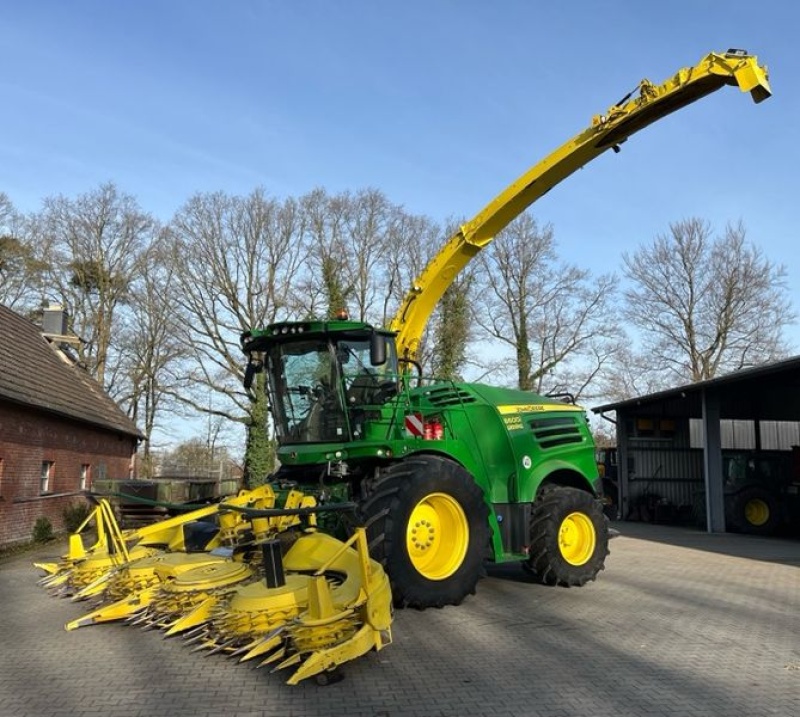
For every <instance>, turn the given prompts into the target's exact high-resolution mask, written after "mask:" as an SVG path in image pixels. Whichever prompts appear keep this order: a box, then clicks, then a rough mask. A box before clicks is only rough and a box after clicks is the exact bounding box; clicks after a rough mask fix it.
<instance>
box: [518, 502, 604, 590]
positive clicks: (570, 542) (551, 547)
mask: <svg viewBox="0 0 800 717" xmlns="http://www.w3.org/2000/svg"><path fill="white" fill-rule="evenodd" d="M530 541H531V545H530V553H529V555H530V557H529V558H528V561H527V564H526V568H527V569H528V570H529V571H530V572H531V573H533V575H535V576H536V577H537V578H538V579H539V580H541V582H543V583H545V584H546V585H561V586H563V587H579V586H581V585H585V584H586V583H587V582H589V581H591V580H594V579H595V578H596V577H597V574H598V573H599V572H600V571H601V570H603V568H604V567H605V560H606V556H607V555H608V520H607V519H606V516H605V515H604V513H603V508H602V505H601V504H600V502H599V501H598V500H597V499H596V498H595V497H594V496H593V495H592V494H591V493H588V492H586V491H584V490H579V489H577V488H565V487H552V488H546V489H545V490H544V491H543V492H542V493H541V495H540V496H539V497H538V498H537V499H536V500H535V501H534V503H533V510H532V514H531V528H530Z"/></svg>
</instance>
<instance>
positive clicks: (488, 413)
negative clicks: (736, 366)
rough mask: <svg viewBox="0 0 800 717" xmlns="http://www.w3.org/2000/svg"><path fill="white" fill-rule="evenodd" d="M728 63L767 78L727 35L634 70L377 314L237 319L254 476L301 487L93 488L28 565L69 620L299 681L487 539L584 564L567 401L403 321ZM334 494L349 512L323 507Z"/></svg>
mask: <svg viewBox="0 0 800 717" xmlns="http://www.w3.org/2000/svg"><path fill="white" fill-rule="evenodd" d="M724 85H735V86H738V87H739V88H740V89H741V90H742V91H746V92H749V93H750V94H751V95H752V97H753V99H754V100H755V101H756V102H760V101H761V100H763V99H765V98H767V97H769V95H770V89H769V84H768V81H767V75H766V70H765V69H764V68H763V67H761V66H759V64H758V62H757V59H756V58H755V57H752V56H750V55H748V54H747V53H745V52H743V51H739V50H729V51H728V52H727V53H725V54H710V55H708V56H707V57H705V58H704V59H703V60H702V61H701V62H700V63H699V64H698V65H696V66H694V67H691V68H686V69H683V70H680V71H679V72H678V73H677V74H676V75H675V76H674V77H672V78H671V79H669V80H667V81H666V82H664V83H663V84H661V85H654V84H652V83H650V82H648V81H647V80H643V81H642V82H641V83H640V85H639V90H638V93H631V94H630V95H628V96H626V97H625V98H624V99H623V100H621V101H620V102H619V103H617V104H615V105H613V106H612V107H611V108H610V109H609V110H608V112H607V113H606V114H605V115H600V116H596V117H594V118H593V120H592V123H591V125H590V126H589V127H588V128H587V129H585V130H583V131H582V132H580V133H579V134H578V135H576V136H575V137H573V138H572V139H570V140H569V141H568V142H566V143H565V144H564V145H562V146H561V147H559V148H558V149H557V150H555V151H554V152H552V153H551V154H550V155H548V156H547V157H545V159H543V160H542V161H541V162H539V163H538V164H536V165H534V166H533V167H532V168H531V169H529V170H528V171H527V172H526V173H525V174H524V175H522V176H521V177H520V178H519V179H517V180H516V181H515V182H513V183H512V184H511V185H510V186H509V187H508V188H507V189H505V190H504V191H503V192H502V193H501V194H500V195H498V196H497V197H496V198H495V199H494V200H493V201H492V202H490V203H489V204H488V205H487V206H486V207H485V208H484V209H483V210H482V211H481V212H479V213H478V214H477V215H476V216H475V217H474V218H473V219H472V220H471V221H469V222H467V223H466V224H465V225H464V226H462V227H461V229H460V230H459V231H458V232H457V233H456V234H455V235H454V236H453V237H452V238H451V239H450V240H449V241H448V242H447V244H446V245H445V246H444V247H443V248H442V250H441V251H440V252H439V253H438V254H437V255H436V256H435V257H434V259H433V260H432V261H431V263H430V264H429V265H428V267H427V268H426V269H425V271H423V273H422V274H421V275H420V276H419V277H418V279H417V280H416V282H415V283H414V285H413V287H412V288H411V289H410V290H409V292H408V293H407V295H406V297H405V299H404V301H403V302H402V304H401V306H400V309H399V311H398V313H397V315H396V316H395V318H394V320H393V322H392V323H391V325H390V326H389V327H388V328H383V327H374V326H371V325H369V324H366V323H363V322H356V321H350V320H349V319H347V318H346V317H342V318H341V319H340V320H336V321H316V320H309V321H286V322H281V323H276V324H272V325H270V326H267V327H266V328H253V329H251V330H249V331H247V332H245V333H244V334H243V335H242V348H243V350H244V352H245V354H246V356H247V367H246V371H245V386H246V388H247V390H250V391H256V390H266V392H267V398H268V401H269V406H270V412H271V420H272V423H273V425H274V428H275V434H276V436H277V440H278V458H279V460H280V464H281V467H280V469H279V470H278V471H277V473H276V474H275V475H273V476H270V480H269V483H270V485H275V486H292V487H293V489H294V490H295V491H296V495H297V496H301V497H300V498H295V499H292V501H289V502H284V503H283V504H282V505H281V506H278V505H277V504H276V503H275V500H274V499H275V495H274V494H273V493H272V492H271V488H269V487H266V488H263V489H259V490H260V491H261V492H260V493H254V494H253V495H248V494H246V493H245V494H242V495H240V496H238V497H237V498H236V499H231V500H229V501H226V502H224V503H222V504H221V505H218V506H211V507H207V508H204V509H202V511H204V512H201V513H200V514H196V515H194V516H192V517H182V518H178V519H171V520H172V521H173V522H171V523H170V522H169V521H167V522H165V523H164V524H161V527H160V528H159V527H157V526H155V527H152V528H149V529H147V528H143V529H140V530H141V531H144V532H137V533H125V534H123V533H121V531H119V529H118V528H116V527H115V525H114V522H113V515H111V513H110V510H109V509H108V507H107V506H106V507H105V508H102V509H100V508H99V509H98V512H96V516H99V519H100V520H101V521H105V522H106V523H107V524H108V526H107V528H100V530H99V531H98V532H99V533H100V538H99V539H98V541H97V543H96V544H95V545H93V546H92V547H90V548H88V549H87V548H84V546H83V544H82V542H81V540H80V538H79V537H74V538H73V540H72V542H71V544H70V551H69V553H68V554H67V555H66V556H65V557H64V558H63V559H62V561H60V562H59V563H55V564H42V565H41V567H43V568H44V569H45V570H46V571H47V572H48V573H49V576H48V577H47V578H45V582H46V583H47V584H48V585H50V586H52V587H55V588H57V589H58V590H60V591H62V592H66V593H68V594H71V595H72V596H73V597H76V598H89V599H93V600H96V601H98V604H96V605H94V609H93V610H92V611H91V612H90V613H88V614H86V615H84V616H83V617H82V618H79V619H78V620H76V621H74V622H73V623H70V624H69V625H68V626H67V627H68V629H72V628H74V627H80V626H82V625H85V624H94V623H96V622H103V621H105V620H111V619H120V618H122V617H125V618H127V619H129V620H130V621H131V622H135V623H138V624H142V625H145V626H149V627H153V628H160V629H162V630H164V631H165V632H166V633H167V634H183V635H184V636H186V637H188V639H189V641H191V642H192V643H194V644H196V645H197V647H198V649H206V650H212V651H217V652H224V653H227V654H229V655H232V656H235V657H237V658H239V659H241V660H250V659H255V658H258V659H259V660H260V661H261V663H263V664H273V665H276V667H289V666H294V667H295V668H296V669H295V672H294V674H293V675H292V677H291V678H290V682H297V681H298V680H301V679H304V678H306V677H309V676H312V675H325V674H327V673H329V671H330V670H333V669H334V668H335V667H336V666H338V665H340V664H342V663H344V662H346V661H348V660H351V659H354V658H355V657H358V656H359V655H362V654H364V653H366V652H367V651H370V650H373V649H381V648H382V647H384V646H386V645H388V644H389V643H390V642H391V632H390V625H391V603H392V601H393V602H394V603H395V604H397V605H400V606H413V607H417V608H426V607H430V606H437V607H438V606H443V605H456V604H458V603H459V602H461V601H462V600H463V599H464V597H465V596H466V595H469V594H470V593H473V592H474V591H475V587H476V584H477V582H478V579H479V578H480V576H481V574H482V571H483V566H484V564H485V562H486V561H487V560H491V561H495V562H506V561H521V563H522V564H523V566H524V567H525V568H526V569H527V570H528V571H529V572H530V573H532V574H533V575H534V576H536V577H537V578H538V579H539V580H540V581H542V582H544V583H546V584H549V585H562V586H566V587H569V586H581V585H584V584H586V583H587V582H589V581H591V580H594V579H595V577H596V576H597V574H598V572H599V571H600V570H602V569H603V567H604V562H605V558H606V556H607V555H608V528H607V523H606V519H605V517H604V515H603V510H602V505H601V502H600V497H601V495H600V494H601V481H600V478H599V476H598V471H597V466H596V463H595V457H594V445H593V442H592V438H591V434H590V432H589V428H588V425H587V420H586V416H585V414H584V411H583V410H582V409H581V408H579V407H578V406H576V405H574V402H572V401H569V400H564V399H563V398H561V397H554V396H542V395H538V394H535V393H531V392H526V391H519V390H514V389H509V388H499V387H492V386H488V385H483V384H472V383H461V382H452V381H441V380H437V379H436V378H435V377H429V376H425V375H424V374H423V371H422V369H421V367H420V365H419V364H418V363H417V359H416V355H417V349H418V346H419V341H420V338H421V336H422V333H423V330H424V327H425V325H426V323H427V321H428V319H429V318H430V315H431V313H432V311H433V309H434V307H435V306H436V304H437V302H438V301H439V299H440V298H441V296H442V294H443V293H444V291H445V290H446V289H447V287H448V286H449V285H450V283H451V282H452V281H453V279H454V278H455V277H456V275H457V274H458V272H459V271H460V270H461V269H462V268H463V267H464V266H465V265H466V264H467V263H468V262H469V261H470V260H471V259H472V258H473V257H474V256H476V255H477V254H478V253H479V252H480V250H481V249H483V248H484V247H485V246H487V245H488V244H489V243H490V242H491V241H492V240H493V238H494V236H495V235H496V234H497V233H498V232H499V231H500V230H502V229H503V228H504V227H505V226H506V225H508V223H509V222H511V221H512V220H513V219H514V218H515V217H516V216H518V215H519V214H520V213H521V212H522V211H524V210H525V209H526V208H527V207H528V206H530V205H531V204H532V203H533V202H534V201H536V200H537V199H538V198H539V197H541V196H542V195H543V194H545V193H546V192H547V191H549V190H550V189H551V188H552V187H554V186H555V185H556V184H558V183H559V182H560V181H562V180H563V179H565V178H566V177H568V176H569V175H570V174H572V173H573V172H574V171H576V170H577V169H579V168H581V167H583V166H584V165H585V164H587V163H588V162H590V161H591V160H592V159H594V158H595V157H598V156H599V155H600V154H602V153H604V152H605V151H607V150H608V149H613V150H614V151H618V150H619V145H620V144H621V143H623V142H624V141H625V140H626V139H627V138H628V137H630V136H631V135H632V134H634V133H635V132H637V131H638V130H640V129H642V128H644V127H646V126H647V125H649V124H651V123H652V122H655V121H656V120H658V119H660V118H662V117H665V116H666V115H668V114H670V113H671V112H673V111H675V110H676V109H679V108H681V107H684V106H686V105H688V104H690V103H692V102H694V101H695V100H697V99H700V98H701V97H704V96H705V95H708V94H710V93H712V92H714V91H715V90H717V89H719V88H721V87H722V86H724ZM256 378H258V380H254V379H256ZM263 378H266V380H263ZM298 501H299V502H298ZM351 510H352V511H353V512H354V515H353V517H352V519H351V520H349V521H341V520H340V521H332V520H330V519H329V518H330V516H332V515H340V516H344V515H346V514H347V513H348V512H349V511H351ZM315 516H316V517H315ZM326 516H327V518H326ZM287 519H288V520H287ZM203 523H204V524H205V525H202V524H203ZM104 525H105V523H104ZM336 525H338V526H339V528H340V530H339V531H338V532H339V533H340V534H338V535H336V537H334V535H335V534H336V533H337V529H336V527H335V526H336ZM323 528H324V530H323ZM198 550H199V551H200V552H197V551H198ZM387 575H388V577H387ZM389 579H390V580H391V587H390V583H389Z"/></svg>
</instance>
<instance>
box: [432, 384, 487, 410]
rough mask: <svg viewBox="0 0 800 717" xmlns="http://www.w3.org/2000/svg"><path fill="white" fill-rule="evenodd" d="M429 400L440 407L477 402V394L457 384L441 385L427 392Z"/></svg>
mask: <svg viewBox="0 0 800 717" xmlns="http://www.w3.org/2000/svg"><path fill="white" fill-rule="evenodd" d="M427 398H428V400H429V401H430V402H431V403H432V404H433V405H434V406H437V407H438V408H448V407H449V406H460V405H463V404H465V403H475V396H473V395H472V394H471V393H467V391H464V390H462V389H460V388H456V387H455V386H441V387H437V388H432V389H431V390H430V391H428V392H427Z"/></svg>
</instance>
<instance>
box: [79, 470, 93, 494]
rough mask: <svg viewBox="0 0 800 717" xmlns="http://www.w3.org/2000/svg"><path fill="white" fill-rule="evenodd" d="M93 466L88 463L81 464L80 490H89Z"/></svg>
mask: <svg viewBox="0 0 800 717" xmlns="http://www.w3.org/2000/svg"><path fill="white" fill-rule="evenodd" d="M91 469H92V467H91V466H90V465H89V464H88V463H84V464H83V465H82V466H81V485H80V490H89V485H90V481H91V477H92V473H91Z"/></svg>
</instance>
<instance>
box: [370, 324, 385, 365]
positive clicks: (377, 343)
mask: <svg viewBox="0 0 800 717" xmlns="http://www.w3.org/2000/svg"><path fill="white" fill-rule="evenodd" d="M369 362H370V363H371V364H372V365H373V366H383V364H385V363H386V338H385V337H384V336H381V335H380V334H378V333H375V332H373V333H372V336H370V339H369Z"/></svg>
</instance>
